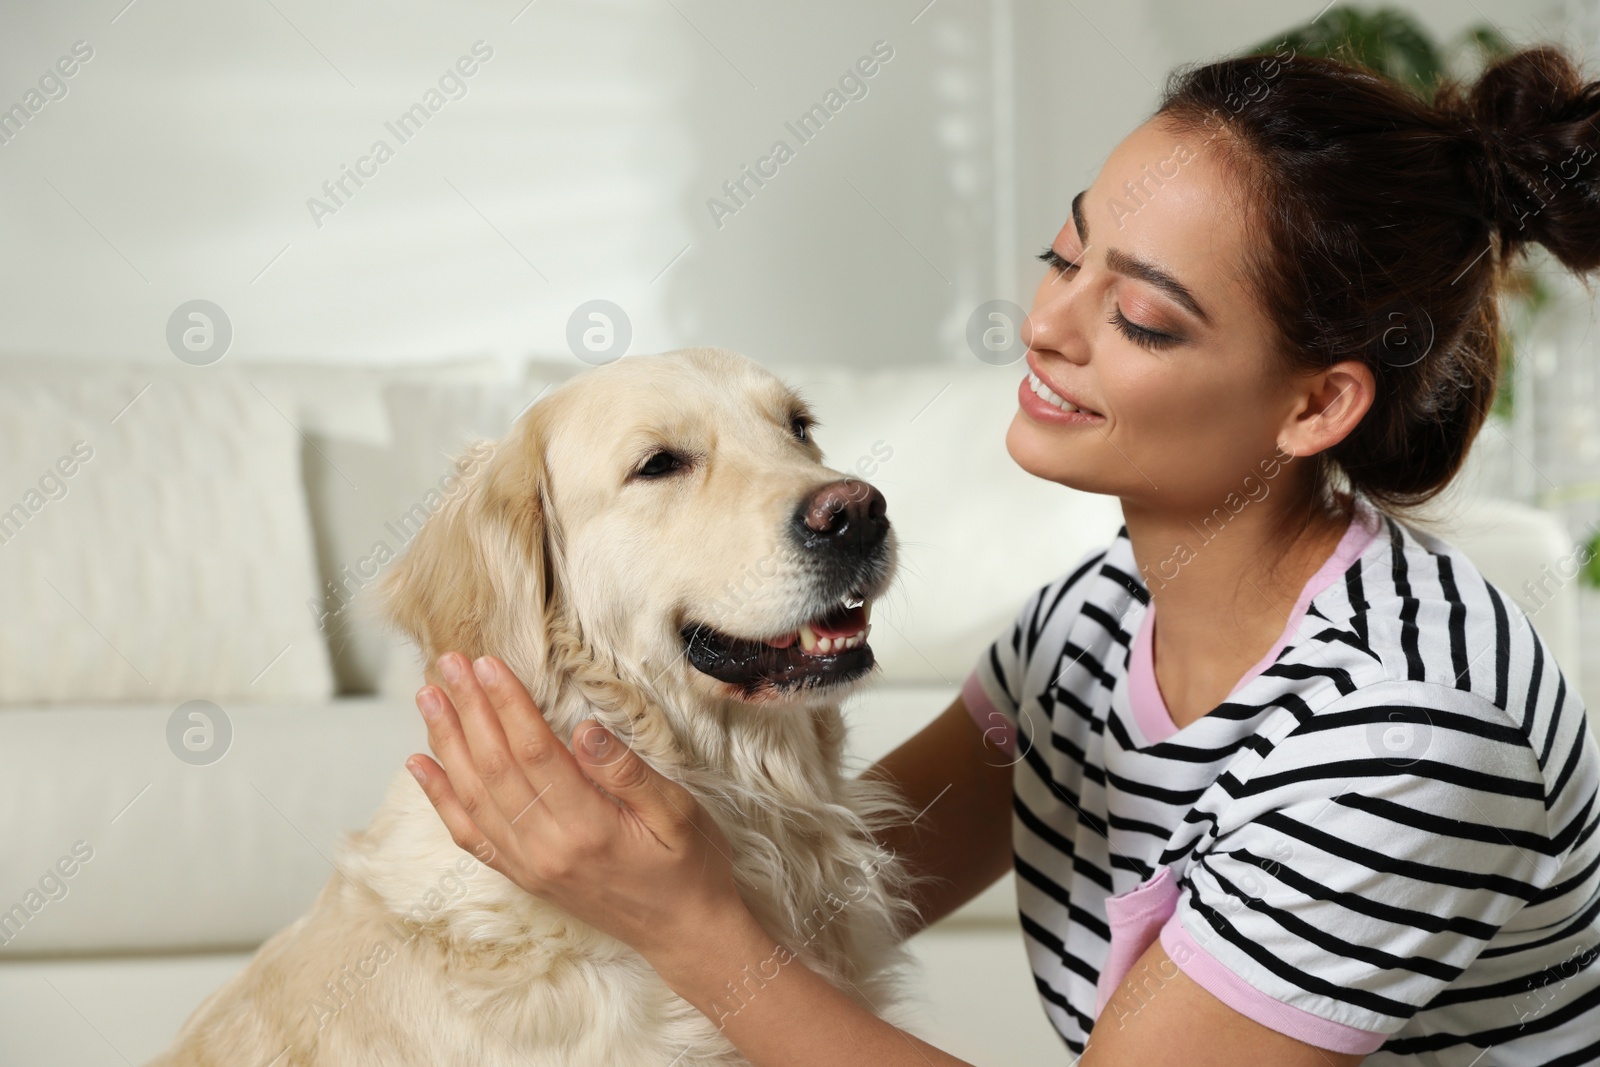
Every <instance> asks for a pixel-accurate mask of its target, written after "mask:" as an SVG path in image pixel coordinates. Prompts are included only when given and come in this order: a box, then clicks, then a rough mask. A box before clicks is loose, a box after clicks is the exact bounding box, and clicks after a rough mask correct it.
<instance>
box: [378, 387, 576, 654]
mask: <svg viewBox="0 0 1600 1067" xmlns="http://www.w3.org/2000/svg"><path fill="white" fill-rule="evenodd" d="M537 413H538V409H537V406H536V407H535V408H534V409H533V410H530V411H529V412H527V413H526V414H525V415H524V416H523V417H522V418H521V419H520V420H519V421H518V422H517V424H516V425H515V426H514V427H513V428H512V430H511V432H510V433H508V434H507V435H506V436H505V437H504V438H502V439H501V440H500V441H498V442H487V441H480V442H477V443H476V444H474V445H472V446H471V447H470V448H468V450H467V451H466V452H465V453H464V454H463V455H462V456H461V458H460V459H458V460H457V462H456V471H457V472H458V476H459V480H458V482H457V484H456V485H455V486H454V491H453V492H449V493H447V494H444V495H443V502H442V504H436V506H435V507H433V508H432V514H431V515H430V516H429V517H428V518H427V520H426V521H425V522H423V524H422V527H421V529H420V530H419V531H418V532H417V534H416V535H415V536H414V537H413V538H412V540H411V543H410V545H409V546H408V547H407V548H406V550H405V552H404V554H403V555H402V556H401V557H400V559H399V560H398V561H396V562H395V563H394V564H392V566H391V568H390V570H389V572H388V573H387V574H385V575H384V576H383V578H382V579H381V580H380V582H379V584H378V589H377V600H378V605H379V608H380V610H381V611H382V613H383V614H384V616H385V617H386V618H387V619H388V621H389V622H390V623H391V624H392V625H394V626H395V627H397V628H398V629H399V630H401V631H402V632H404V633H405V634H407V635H408V636H410V637H411V638H412V640H414V641H416V643H417V645H418V647H420V648H421V649H422V652H423V655H424V657H425V658H424V661H423V663H424V667H425V669H426V670H427V672H428V676H429V678H430V680H435V681H436V680H437V679H434V678H433V677H432V675H433V672H434V667H433V664H434V662H435V660H437V659H438V657H439V656H441V655H443V654H444V653H445V652H460V653H462V654H463V655H465V656H466V657H467V658H468V659H473V658H476V657H477V656H480V655H483V654H484V653H492V654H493V655H496V656H499V657H500V658H501V659H503V660H505V661H506V663H507V665H508V666H510V667H511V668H512V670H513V671H515V672H516V673H517V674H518V675H519V676H521V677H523V678H525V679H527V678H529V677H530V675H537V674H539V673H542V671H543V669H544V666H545V663H546V660H547V656H548V652H549V615H550V612H551V610H552V607H553V601H554V597H555V590H554V589H553V587H552V585H551V574H552V568H551V561H550V543H549V538H548V533H549V524H548V521H547V518H548V509H549V496H548V487H547V482H546V478H545V473H544V449H543V442H542V440H541V437H542V435H541V434H540V433H539V425H540V421H541V420H539V419H537V418H536V415H537Z"/></svg>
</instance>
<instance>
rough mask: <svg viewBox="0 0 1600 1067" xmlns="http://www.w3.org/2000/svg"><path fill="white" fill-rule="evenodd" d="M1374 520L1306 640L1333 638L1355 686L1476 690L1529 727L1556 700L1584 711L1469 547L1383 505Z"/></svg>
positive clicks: (1315, 610) (1322, 602)
mask: <svg viewBox="0 0 1600 1067" xmlns="http://www.w3.org/2000/svg"><path fill="white" fill-rule="evenodd" d="M1375 525H1376V529H1375V534H1374V536H1373V538H1372V540H1371V543H1370V544H1369V545H1368V546H1367V547H1366V549H1365V550H1364V551H1363V552H1362V553H1361V555H1360V557H1359V558H1358V559H1356V560H1355V561H1354V562H1353V563H1352V564H1351V565H1350V566H1349V567H1348V568H1347V569H1346V570H1345V572H1344V574H1343V575H1342V576H1341V579H1340V580H1336V581H1334V582H1332V583H1330V584H1329V586H1328V587H1327V588H1326V589H1324V590H1323V592H1322V593H1321V594H1319V595H1318V596H1317V597H1315V598H1314V599H1313V600H1312V601H1311V605H1310V607H1309V609H1308V611H1307V614H1308V615H1309V616H1312V621H1313V623H1316V624H1318V625H1320V626H1321V630H1320V632H1315V631H1316V627H1315V626H1314V627H1313V628H1312V629H1313V631H1314V632H1310V633H1308V643H1310V644H1313V645H1322V646H1326V647H1332V646H1337V647H1338V649H1339V656H1338V658H1339V659H1340V661H1341V663H1342V664H1344V665H1345V666H1346V667H1347V668H1348V669H1349V672H1350V674H1351V680H1352V685H1353V686H1354V687H1356V688H1363V689H1365V688H1369V687H1371V686H1375V685H1381V684H1385V683H1411V684H1413V685H1415V686H1416V687H1417V689H1418V691H1419V693H1422V692H1426V691H1427V690H1428V689H1429V688H1430V687H1433V686H1439V687H1443V688H1444V689H1447V690H1454V691H1460V692H1465V693H1470V694H1473V695H1474V696H1476V697H1479V698H1482V700H1483V701H1484V702H1486V703H1487V704H1488V705H1491V706H1493V707H1495V708H1498V709H1499V710H1500V711H1501V712H1502V713H1504V714H1505V715H1506V716H1507V717H1508V718H1509V720H1510V721H1513V722H1516V723H1518V724H1520V725H1522V726H1523V727H1524V728H1525V729H1526V728H1527V727H1528V726H1531V725H1532V724H1533V722H1534V720H1535V719H1536V718H1537V715H1536V714H1535V713H1536V712H1537V711H1538V710H1539V709H1540V708H1541V707H1544V706H1545V705H1548V704H1550V703H1552V702H1554V703H1558V704H1562V705H1568V704H1571V705H1577V710H1578V712H1579V713H1580V714H1581V711H1582V709H1581V704H1580V702H1579V700H1578V696H1577V694H1576V692H1575V691H1574V690H1572V688H1571V687H1570V686H1569V685H1568V683H1567V680H1566V678H1565V677H1564V676H1563V675H1562V673H1561V670H1560V667H1559V666H1558V665H1557V663H1556V661H1555V658H1554V657H1553V656H1552V655H1551V652H1550V646H1549V645H1548V643H1547V642H1546V641H1545V640H1544V639H1543V637H1541V636H1540V634H1539V632H1538V629H1537V627H1536V625H1535V624H1534V621H1533V620H1532V619H1531V618H1530V617H1529V616H1528V614H1527V613H1526V612H1524V611H1523V609H1522V607H1521V606H1520V605H1519V604H1518V603H1517V601H1516V600H1515V599H1514V598H1513V597H1511V596H1510V595H1508V594H1507V593H1506V592H1505V591H1503V590H1501V589H1499V588H1498V587H1496V586H1495V585H1494V583H1493V582H1491V581H1490V580H1489V579H1488V578H1487V577H1485V576H1484V574H1483V573H1482V572H1481V571H1480V570H1479V569H1478V568H1477V566H1476V565H1475V564H1474V563H1473V562H1472V560H1471V559H1469V558H1468V557H1467V555H1466V554H1465V553H1464V552H1462V551H1461V550H1460V549H1458V548H1456V547H1455V546H1454V545H1451V544H1450V543H1449V542H1447V541H1445V540H1444V539H1443V538H1441V537H1439V536H1437V535H1435V534H1432V533H1428V532H1426V531H1424V530H1420V529H1418V528H1416V527H1414V526H1412V525H1409V524H1407V523H1404V522H1402V521H1399V520H1397V519H1395V518H1393V517H1392V516H1389V515H1386V514H1383V513H1381V512H1377V513H1375ZM1310 651H1311V652H1313V653H1314V652H1315V651H1317V650H1316V649H1315V648H1313V649H1311V650H1310Z"/></svg>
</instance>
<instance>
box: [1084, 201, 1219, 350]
mask: <svg viewBox="0 0 1600 1067" xmlns="http://www.w3.org/2000/svg"><path fill="white" fill-rule="evenodd" d="M1088 191H1089V190H1087V189H1084V190H1082V191H1080V192H1079V193H1078V195H1077V196H1075V197H1073V198H1072V224H1073V226H1075V227H1076V228H1077V230H1078V240H1079V241H1082V242H1083V247H1084V248H1088V247H1089V224H1088V223H1087V222H1085V221H1084V218H1083V194H1084V193H1087V192H1088ZM1106 266H1107V267H1109V268H1110V269H1111V270H1114V271H1116V272H1117V273H1118V274H1126V275H1127V276H1128V277H1130V278H1138V279H1139V280H1140V281H1143V282H1149V283H1150V284H1151V285H1153V286H1155V287H1156V288H1157V289H1160V290H1161V291H1162V292H1164V293H1166V294H1167V295H1168V296H1170V297H1172V299H1174V300H1176V301H1177V302H1178V303H1179V304H1181V305H1182V306H1183V307H1184V308H1185V309H1187V310H1188V311H1190V312H1192V313H1193V314H1194V315H1195V316H1196V317H1197V318H1199V319H1200V321H1201V322H1204V323H1206V324H1207V325H1209V324H1210V322H1211V317H1210V316H1209V315H1207V314H1206V312H1205V309H1204V308H1202V307H1201V306H1200V302H1199V301H1198V300H1196V299H1195V298H1194V294H1193V293H1191V292H1189V290H1188V288H1187V287H1186V286H1185V285H1184V284H1183V283H1182V282H1180V281H1178V279H1176V278H1174V277H1173V276H1172V275H1170V274H1168V273H1167V272H1166V271H1164V270H1162V269H1161V268H1160V267H1158V266H1156V265H1155V264H1153V263H1146V262H1145V261H1144V260H1142V259H1135V258H1134V257H1133V256H1130V255H1128V253H1126V252H1123V251H1121V250H1120V249H1116V248H1113V249H1110V250H1109V251H1107V252H1106Z"/></svg>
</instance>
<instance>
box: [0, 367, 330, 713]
mask: <svg viewBox="0 0 1600 1067" xmlns="http://www.w3.org/2000/svg"><path fill="white" fill-rule="evenodd" d="M186 369H188V368H186ZM300 447H301V438H300V435H299V433H298V432H297V431H296V429H295V427H294V426H293V425H291V424H290V422H289V421H288V420H287V418H286V417H285V416H284V414H283V413H282V412H281V411H279V410H278V409H277V408H276V407H275V406H274V405H273V404H272V403H271V402H270V401H268V400H267V399H266V398H265V396H264V395H263V394H262V393H261V392H260V391H259V390H256V389H253V388H251V386H250V385H249V383H248V382H245V381H242V380H237V379H214V380H206V379H205V377H204V376H203V375H200V376H189V377H187V378H183V377H169V376H152V377H146V376H143V375H139V374H135V373H130V372H123V373H107V374H97V375H92V376H91V375H82V374H62V375H40V376H34V377H27V376H19V377H16V378H8V379H7V381H6V384H5V385H4V386H0V492H3V493H4V497H3V498H0V512H3V515H0V548H3V550H0V598H3V599H4V601H5V603H6V607H7V609H8V610H7V611H6V613H5V614H4V616H3V617H0V649H3V650H4V652H3V659H0V667H3V669H0V702H4V703H13V704H14V703H18V702H52V703H60V702H70V701H106V700H143V701H150V700H162V701H181V700H188V699H193V698H209V699H213V700H231V699H235V698H237V699H250V700H261V701H269V700H291V699H318V698H322V697H326V696H327V695H329V694H330V693H331V692H332V676H331V673H330V670H329V664H328V653H327V646H326V643H325V641H324V640H323V637H322V634H321V633H320V632H319V631H318V629H317V625H316V621H315V619H314V618H313V616H312V614H311V613H310V612H309V611H308V610H307V609H306V602H307V600H308V599H310V598H311V597H312V596H313V595H315V594H316V591H317V585H318V578H317V573H316V567H315V561H314V558H313V553H312V547H311V530H310V523H309V519H308V516H307V510H306V502H305V494H304V490H303V488H302V485H301V480H300Z"/></svg>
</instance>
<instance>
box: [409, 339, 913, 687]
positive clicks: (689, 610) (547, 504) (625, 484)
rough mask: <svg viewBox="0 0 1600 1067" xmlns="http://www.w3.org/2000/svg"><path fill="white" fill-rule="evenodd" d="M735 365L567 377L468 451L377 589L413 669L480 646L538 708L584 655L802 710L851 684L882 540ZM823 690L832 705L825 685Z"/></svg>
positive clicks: (877, 498)
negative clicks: (486, 445)
mask: <svg viewBox="0 0 1600 1067" xmlns="http://www.w3.org/2000/svg"><path fill="white" fill-rule="evenodd" d="M811 423H812V419H811V416H810V414H809V412H808V411H807V410H806V408H805V405H804V404H803V403H802V401H801V400H800V398H799V397H798V396H797V395H796V394H795V393H794V392H793V391H792V390H791V389H789V388H788V387H787V386H785V385H784V383H783V382H781V381H780V380H778V379H777V378H776V377H774V376H773V375H772V374H770V373H768V372H767V371H765V370H763V369H762V368H761V367H759V366H758V365H757V364H755V363H753V362H751V361H750V360H748V359H745V358H744V357H742V356H739V355H736V354H734V353H731V352H726V351H722V350H717V349H690V350H684V351H680V352H673V353H669V354H667V355H663V356H646V357H630V358H627V359H623V360H620V361H618V362H616V363H612V364H609V365H607V366H605V367H601V368H599V369H597V370H594V371H590V372H588V373H586V374H583V375H581V376H579V377H577V378H575V379H573V380H572V381H571V382H568V383H567V384H565V385H563V386H562V387H561V388H559V389H557V390H555V391H554V392H553V393H551V394H550V395H549V396H548V397H545V398H544V399H542V400H540V401H539V402H538V403H537V404H535V405H534V406H533V407H531V408H530V409H529V410H528V411H527V412H526V413H525V414H524V415H523V416H522V417H521V418H520V419H519V420H518V421H517V423H516V425H515V426H514V427H513V428H512V430H511V432H510V433H509V434H508V435H507V436H506V437H505V438H504V439H503V440H501V441H500V442H499V443H497V444H496V445H494V446H493V447H492V448H491V449H486V450H479V451H476V452H474V453H473V455H475V456H480V457H482V458H481V462H478V463H476V464H475V465H474V466H472V468H471V469H470V470H468V472H467V473H466V475H465V477H464V479H463V484H462V486H461V488H460V490H459V492H457V493H455V494H453V495H452V496H451V497H450V498H449V499H448V500H447V501H446V503H445V504H444V506H443V507H442V508H440V509H439V511H438V512H437V513H436V514H434V515H433V516H432V517H431V518H430V519H429V520H428V521H427V523H426V524H425V525H424V526H423V528H422V530H421V532H420V533H419V534H418V535H417V537H416V539H415V541H414V542H413V544H412V546H411V547H410V549H409V550H408V551H407V553H406V555H405V556H404V557H403V558H402V559H401V560H400V561H399V562H398V563H397V564H396V565H395V567H394V569H393V570H392V571H391V572H390V573H389V574H388V575H387V576H386V577H385V579H384V583H383V588H382V591H381V596H382V600H383V603H384V607H385V609H386V610H387V612H388V614H389V616H390V618H391V619H392V620H393V621H394V622H396V623H397V624H398V625H399V626H400V628H401V629H403V630H405V631H406V632H407V633H409V634H410V635H411V637H413V638H414V639H415V640H416V641H417V642H418V644H419V645H420V646H421V647H422V649H423V651H424V653H425V654H426V655H427V662H428V663H430V664H431V663H432V662H433V660H434V659H435V658H436V657H437V656H439V655H440V654H442V653H443V652H446V651H450V650H455V651H459V652H462V653H464V654H466V655H467V656H469V657H472V656H476V655H479V654H482V653H492V654H494V655H497V656H500V657H501V658H502V659H504V660H505V661H506V662H507V663H508V664H509V665H510V666H511V667H512V669H513V670H515V671H516V672H517V674H518V675H519V676H520V677H521V678H522V679H523V680H524V681H525V682H527V683H528V684H529V686H530V688H531V689H532V690H533V691H534V695H535V697H536V699H550V698H552V697H553V696H554V695H555V692H556V688H557V687H559V686H560V684H561V681H562V679H561V677H560V676H561V674H562V672H563V671H568V670H571V669H573V667H574V662H575V660H578V659H587V660H588V661H589V662H590V663H592V664H595V665H598V666H599V667H600V668H601V669H602V670H604V671H611V672H615V673H616V675H617V677H618V678H619V680H621V681H622V682H623V683H624V684H632V685H635V686H639V687H642V688H644V689H645V690H646V691H648V692H653V693H656V694H669V695H676V694H689V695H696V694H697V695H698V696H700V697H701V698H702V699H704V698H721V699H734V700H738V701H743V702H748V703H773V702H785V701H797V700H803V699H805V698H806V697H807V696H808V695H816V694H818V693H820V692H822V691H824V690H833V689H837V688H838V687H842V686H845V685H848V684H849V683H852V682H855V681H857V680H859V679H861V678H862V677H864V676H865V675H866V674H867V673H868V672H869V671H870V670H871V669H872V665H873V655H872V649H871V647H870V646H869V645H868V644H867V631H868V619H869V617H870V605H871V602H872V600H873V599H874V598H876V597H877V596H879V595H880V594H881V593H882V592H883V591H884V589H885V588H886V587H887V585H888V583H889V580H890V578H891V575H892V570H893V566H894V555H895V547H894V536H893V534H892V532H891V531H890V528H889V521H888V519H887V518H886V516H885V512H884V501H883V497H882V496H881V495H880V494H879V493H878V491H877V490H876V489H874V488H872V487H871V486H870V485H868V484H866V483H865V482H862V481H860V480H859V479H854V478H847V477H845V476H844V475H842V474H840V473H839V472H837V471H834V470H830V469H829V468H828V467H826V466H824V464H823V461H822V452H821V450H820V449H819V448H818V446H817V443H816V442H815V441H814V440H813V439H812V434H811V432H810V428H811ZM829 695H830V696H833V695H837V694H833V693H830V694H829Z"/></svg>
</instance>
